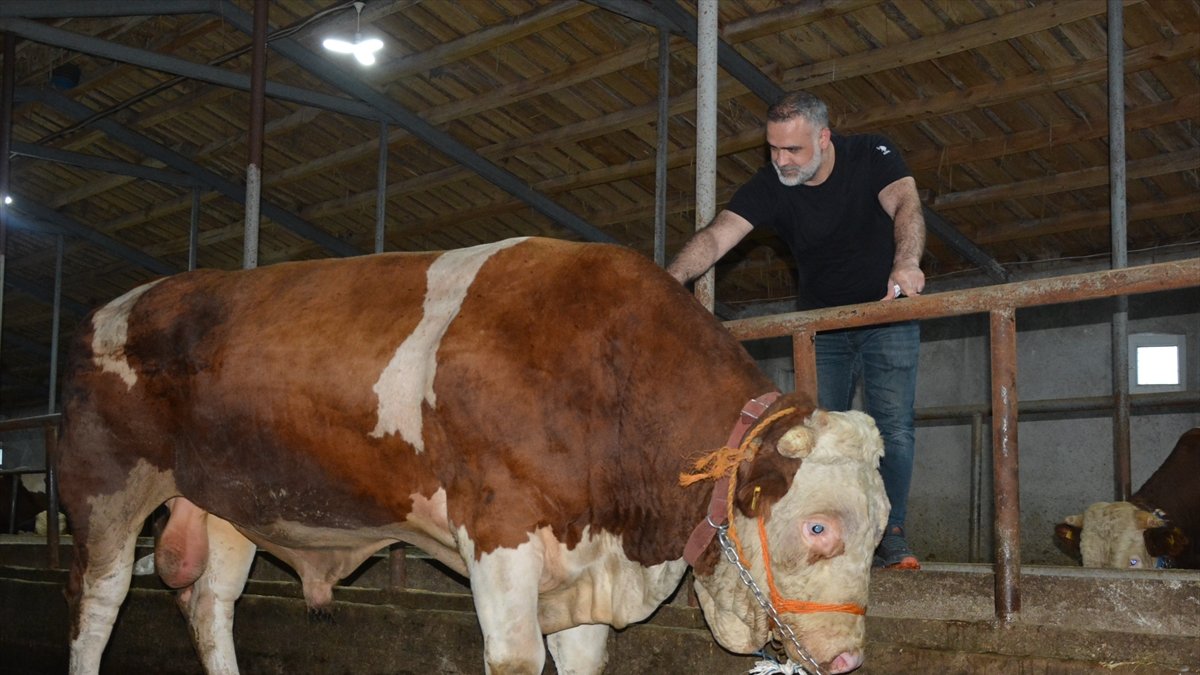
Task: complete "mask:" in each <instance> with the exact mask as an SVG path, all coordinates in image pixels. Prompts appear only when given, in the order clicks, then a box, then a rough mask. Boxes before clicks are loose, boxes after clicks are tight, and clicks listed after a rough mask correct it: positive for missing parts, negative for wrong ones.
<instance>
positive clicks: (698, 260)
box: [667, 211, 754, 284]
mask: <svg viewBox="0 0 1200 675" xmlns="http://www.w3.org/2000/svg"><path fill="white" fill-rule="evenodd" d="M753 229H754V226H753V225H751V224H750V221H748V220H746V219H745V218H743V217H741V216H739V215H738V214H736V213H734V212H732V211H721V212H720V213H718V214H717V217H716V218H713V220H712V222H711V223H709V224H708V226H707V227H705V228H704V229H703V230H700V231H699V232H697V233H696V234H694V235H692V238H691V239H689V240H688V242H687V243H686V244H684V245H683V248H682V249H680V251H679V255H677V256H675V259H674V260H672V261H671V264H670V265H667V272H668V273H670V275H671V276H673V277H675V279H676V280H678V281H679V283H681V284H684V283H687V282H688V281H691V280H692V279H695V278H696V277H698V276H700V275H701V274H704V272H706V271H708V268H710V267H712V266H713V264H714V263H716V262H717V261H718V260H720V259H721V256H723V255H725V254H726V253H728V252H729V249H731V248H733V247H734V246H737V243H738V242H739V241H741V240H742V238H743V237H745V236H746V235H747V234H749V233H750V230H753Z"/></svg>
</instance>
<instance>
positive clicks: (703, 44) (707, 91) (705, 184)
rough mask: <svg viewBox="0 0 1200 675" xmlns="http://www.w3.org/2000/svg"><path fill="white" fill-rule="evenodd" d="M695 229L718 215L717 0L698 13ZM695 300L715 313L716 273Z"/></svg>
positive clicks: (703, 3)
mask: <svg viewBox="0 0 1200 675" xmlns="http://www.w3.org/2000/svg"><path fill="white" fill-rule="evenodd" d="M696 22H697V25H696V230H697V231H699V230H702V229H704V227H705V226H707V225H708V224H709V223H710V222H712V219H713V217H715V216H716V215H717V193H716V190H717V187H716V180H717V0H700V6H699V8H698V11H697V12H696ZM695 288H696V297H697V298H698V299H699V300H700V304H702V305H704V306H705V307H707V308H708V311H710V312H711V311H713V307H714V306H715V304H716V270H715V268H713V269H709V270H708V271H706V272H705V273H704V274H702V275H700V276H699V277H697V279H696V285H695Z"/></svg>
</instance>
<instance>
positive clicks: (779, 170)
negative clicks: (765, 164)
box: [771, 146, 821, 187]
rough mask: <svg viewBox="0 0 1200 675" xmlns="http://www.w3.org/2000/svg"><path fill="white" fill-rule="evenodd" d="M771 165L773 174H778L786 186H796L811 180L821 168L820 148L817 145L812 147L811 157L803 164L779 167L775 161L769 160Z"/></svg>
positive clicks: (780, 180)
mask: <svg viewBox="0 0 1200 675" xmlns="http://www.w3.org/2000/svg"><path fill="white" fill-rule="evenodd" d="M771 166H773V167H775V175H777V176H779V182H780V183H783V184H784V185H786V186H788V187H796V186H797V185H799V184H801V183H807V182H808V181H810V180H812V178H813V176H815V175H817V171H820V170H821V148H820V147H819V146H817V147H814V148H813V156H812V159H810V160H808V163H807V164H805V165H803V166H789V167H786V168H783V167H780V166H779V165H778V164H776V163H775V162H771Z"/></svg>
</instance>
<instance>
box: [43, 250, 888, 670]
mask: <svg viewBox="0 0 1200 675" xmlns="http://www.w3.org/2000/svg"><path fill="white" fill-rule="evenodd" d="M73 350H74V351H73V356H72V359H71V366H70V369H69V372H68V374H69V378H68V383H67V384H66V386H65V387H64V396H65V405H64V429H63V438H62V443H61V446H60V447H61V451H60V461H59V466H58V470H59V475H60V481H61V492H62V499H63V503H64V505H65V506H66V509H67V512H68V514H69V515H70V517H71V523H72V526H73V527H74V531H75V538H74V540H75V546H76V550H75V556H74V564H73V567H72V571H71V579H70V585H69V589H68V595H69V597H70V598H71V600H72V608H73V629H72V637H71V666H70V668H71V672H72V673H95V672H96V671H97V669H98V668H99V663H100V657H101V654H102V652H103V650H104V646H105V644H106V642H107V640H108V638H109V634H110V632H111V630H112V624H113V619H114V618H115V617H116V614H117V611H118V609H119V608H120V606H121V603H122V602H123V599H124V597H125V594H126V592H127V589H128V585H129V575H130V569H131V567H132V566H133V557H134V541H135V535H136V534H137V532H138V529H139V528H140V527H141V524H142V521H143V519H145V518H146V516H147V515H148V514H150V513H151V511H153V510H154V509H155V507H157V506H158V505H160V504H163V503H164V502H165V503H166V504H167V505H168V507H169V508H170V510H171V516H170V519H169V520H168V522H167V525H166V527H165V529H164V530H163V532H162V534H161V536H160V538H159V542H158V546H157V552H156V566H157V569H158V572H159V574H160V576H162V578H163V579H164V580H165V581H166V582H167V583H168V584H169V585H171V586H172V587H175V588H178V589H180V592H179V594H178V600H179V604H180V607H181V608H182V610H183V612H184V614H185V615H186V616H187V618H188V621H189V623H190V624H191V628H192V633H193V636H194V638H195V643H196V647H197V650H198V652H199V653H200V656H201V658H202V660H203V662H204V665H205V668H206V669H207V670H208V671H209V672H210V673H213V672H235V671H236V670H237V662H236V658H235V655H234V649H233V638H232V621H233V604H234V601H235V600H236V599H237V597H238V596H239V594H240V593H241V591H242V588H243V586H244V584H245V580H246V575H247V573H248V570H249V566H250V563H251V560H252V558H253V556H254V553H255V550H256V547H257V548H261V549H263V550H265V551H269V552H270V553H272V554H274V555H275V556H276V557H278V558H280V559H281V560H284V561H285V562H287V563H288V564H290V565H291V566H292V567H294V568H295V569H296V571H297V572H298V574H299V576H300V578H301V581H302V583H303V589H304V596H305V599H306V600H307V602H308V603H309V606H310V608H315V609H319V610H323V609H327V608H328V607H329V605H330V603H331V602H332V587H333V585H334V583H336V582H337V581H338V580H339V579H341V578H343V577H345V576H346V575H348V574H349V573H350V572H352V571H353V570H354V569H355V568H356V567H358V565H359V564H361V563H362V562H363V561H364V560H365V559H366V558H367V557H368V556H370V555H371V554H372V553H374V552H376V551H378V550H379V549H381V548H382V547H384V546H387V545H388V544H390V543H392V542H397V541H404V542H408V543H411V544H414V545H417V546H419V547H421V548H423V549H425V550H426V551H428V552H429V553H430V554H431V555H432V556H433V557H435V558H437V559H438V560H440V561H441V562H443V563H445V564H446V565H447V566H449V567H451V568H452V569H454V570H457V571H458V572H460V573H462V574H464V575H466V576H468V577H469V578H470V579H471V587H472V593H473V596H474V601H475V607H476V610H477V614H478V618H479V624H480V627H481V629H482V631H483V636H484V658H485V671H486V672H490V673H530V674H533V673H541V672H542V669H543V664H544V662H545V659H546V655H545V651H546V647H545V644H548V646H549V649H550V652H551V654H552V655H553V657H554V660H555V662H556V665H557V667H558V669H559V672H569V673H580V674H585V673H599V672H601V671H602V670H603V668H604V664H605V661H606V658H607V656H606V642H607V638H608V635H609V632H610V628H609V626H613V627H622V626H625V625H627V624H630V623H632V622H637V621H641V620H644V619H645V618H647V617H648V616H649V615H650V614H651V613H652V612H653V611H654V609H655V608H656V607H657V606H658V605H659V604H660V603H661V602H663V601H664V600H665V599H666V598H667V597H668V596H669V595H670V594H671V593H672V592H673V591H674V589H675V588H676V587H677V586H678V584H679V582H680V580H681V578H682V576H683V574H684V572H685V570H686V569H687V567H688V562H689V561H693V560H694V569H695V580H696V591H697V594H698V597H699V599H700V601H701V605H702V609H703V611H704V613H705V617H706V618H707V620H708V624H709V626H710V627H711V629H712V631H713V634H714V635H715V637H716V639H717V640H718V641H719V642H720V643H721V644H722V645H723V646H725V647H726V648H728V649H730V650H732V651H735V652H741V653H749V652H753V651H754V650H757V649H759V648H760V647H761V646H762V645H763V644H764V643H766V642H767V641H768V639H769V638H770V637H771V635H772V634H775V635H776V636H778V635H779V630H780V629H779V628H777V627H774V626H772V625H771V624H770V623H769V621H768V618H767V615H766V613H765V612H764V611H763V610H762V609H761V608H760V606H759V604H758V603H756V602H755V600H754V597H753V595H752V593H751V591H750V590H748V588H747V587H746V586H745V585H744V584H743V583H742V582H741V581H740V580H739V574H738V570H737V568H736V567H735V566H733V565H732V564H730V563H728V562H726V561H725V560H724V558H723V557H722V551H721V550H720V548H719V547H718V544H717V543H714V542H713V541H712V539H711V535H712V530H711V528H707V527H706V526H704V525H702V524H703V523H704V522H705V518H706V513H708V511H709V508H710V506H709V504H710V497H713V498H714V499H713V501H714V503H716V504H718V505H719V504H721V503H723V501H724V498H725V496H726V494H727V492H726V491H725V490H723V489H716V490H713V489H712V482H711V481H708V480H701V481H700V482H699V483H696V484H692V485H690V486H688V487H683V486H682V484H683V483H684V482H685V481H684V480H683V479H682V478H681V473H685V472H687V471H689V470H691V469H692V468H694V465H693V461H694V460H695V459H696V458H697V456H699V455H703V454H704V453H706V452H708V451H712V450H714V449H719V448H722V446H723V444H726V443H727V440H728V439H730V438H731V437H738V438H740V435H741V434H740V433H734V434H732V435H731V428H734V425H735V423H737V422H738V421H739V419H741V418H752V417H755V416H758V415H759V414H760V413H762V414H764V415H765V416H764V417H762V418H761V420H760V421H759V422H757V423H750V424H748V426H751V427H753V430H752V432H751V438H752V440H751V441H749V442H748V443H747V444H745V446H744V447H739V443H738V440H737V438H734V439H733V441H732V445H733V450H730V451H726V452H718V453H716V454H714V455H713V457H714V458H716V459H718V460H719V461H717V462H716V466H717V467H718V468H716V469H713V467H712V465H710V466H709V468H710V469H713V473H712V476H711V477H712V478H713V479H719V478H720V477H721V475H722V471H721V470H720V469H719V467H720V466H722V464H721V461H724V462H725V463H724V465H723V466H727V467H729V468H730V469H732V470H733V471H734V472H735V473H734V474H733V475H732V477H731V478H730V480H732V481H733V482H734V485H735V487H736V490H735V491H734V492H733V494H732V496H733V499H732V505H731V506H730V508H729V512H730V513H732V516H733V525H734V526H735V527H736V531H737V533H738V536H739V540H740V542H741V545H742V548H743V550H744V552H745V565H746V566H748V567H749V569H750V570H751V574H752V576H753V578H754V579H755V580H756V581H757V583H758V584H759V585H760V586H761V588H762V589H763V592H764V593H765V592H767V589H768V588H769V587H770V582H769V580H768V576H767V573H766V571H765V570H764V567H763V558H764V556H765V555H766V554H767V551H766V550H765V549H766V547H767V546H769V547H770V551H769V554H770V556H771V560H772V570H771V571H772V572H773V582H774V584H775V586H776V590H777V592H778V594H779V596H780V597H782V598H783V599H784V600H787V601H789V602H790V601H797V602H793V603H792V604H781V607H780V611H781V613H782V616H783V621H784V623H785V624H786V625H787V627H788V628H790V629H791V630H792V631H793V632H794V633H795V634H796V635H797V636H798V638H799V643H800V644H802V645H803V649H804V650H806V651H807V652H808V653H810V654H811V656H812V657H813V658H814V659H816V660H817V661H819V662H820V663H821V664H822V665H823V666H824V667H825V668H827V669H829V670H831V671H833V672H845V671H848V670H852V669H854V668H856V667H857V666H858V665H859V664H860V663H861V662H862V654H863V638H864V620H863V616H862V614H863V613H864V612H865V608H864V607H863V606H864V605H865V603H866V600H867V584H868V579H869V571H870V564H871V552H872V549H873V548H874V547H875V544H876V542H877V541H878V540H879V538H880V536H881V534H882V531H883V527H884V523H885V521H886V517H887V512H888V503H887V497H886V495H885V494H884V491H883V486H882V481H881V479H880V477H879V473H878V468H877V467H878V462H879V457H880V455H881V453H882V444H881V441H880V439H879V434H878V431H877V430H876V429H875V425H874V423H873V422H872V421H871V419H870V418H869V417H867V416H865V415H863V414H861V413H826V412H823V411H813V410H812V408H811V407H810V406H808V405H806V404H805V403H804V402H802V401H798V400H796V399H795V398H794V397H786V396H785V397H782V398H780V399H779V400H778V401H776V402H774V404H772V405H771V406H770V409H768V410H765V411H761V410H753V408H754V405H748V402H750V401H751V400H752V399H754V398H755V397H758V396H759V395H760V394H763V393H764V392H769V391H770V390H771V388H772V387H771V383H770V381H769V380H768V379H767V378H766V377H765V376H764V375H762V374H761V373H760V372H759V370H758V368H757V367H756V365H755V363H754V362H753V361H752V360H751V359H750V357H749V356H748V355H747V354H746V352H745V351H744V350H743V349H742V347H741V345H740V344H738V342H737V341H736V340H734V339H733V338H732V337H731V336H730V334H729V333H728V332H727V331H726V330H725V329H724V328H723V327H722V326H721V325H720V323H718V322H717V321H716V320H715V319H714V318H713V317H712V316H711V315H710V314H709V313H708V312H706V311H705V310H704V309H703V308H702V307H701V306H700V305H699V304H698V303H697V302H696V301H695V300H694V299H693V298H692V297H691V296H690V295H689V294H688V293H687V291H686V290H685V289H684V288H682V287H681V286H680V285H679V284H677V283H676V282H675V281H674V280H673V279H672V278H671V277H670V276H668V275H667V274H666V273H665V272H664V271H662V270H661V269H659V268H658V267H656V266H655V265H654V264H652V263H651V262H650V261H649V260H647V259H646V258H644V257H643V256H641V255H639V254H637V253H636V252H633V251H630V250H626V249H623V248H620V247H615V246H607V245H597V244H575V243H569V242H563V241H555V240H548V239H515V240H508V241H502V242H499V243H495V244H490V245H485V246H478V247H474V248H469V249H463V250H455V251H447V252H442V253H397V254H383V255H374V256H364V257H360V258H353V259H342V260H322V261H311V262H297V263H284V264H278V265H272V266H269V267H265V268H260V269H256V270H251V271H237V272H220V271H198V272H191V273H187V274H183V275H179V276H177V277H172V278H168V279H165V280H160V281H158V282H154V283H150V284H146V285H144V286H141V287H138V288H136V289H134V290H132V291H130V292H128V293H126V294H125V295H124V296H122V297H120V298H118V299H117V300H115V301H113V302H111V303H109V304H108V305H106V306H104V307H102V308H101V309H99V310H98V311H96V312H95V314H94V315H93V317H92V318H91V320H90V321H88V322H86V323H85V324H84V326H83V328H82V333H81V335H80V336H79V337H78V338H77V340H76V342H75V344H74V347H73ZM744 406H745V407H746V409H747V411H748V412H747V413H746V414H745V415H740V413H739V410H742V409H743V407H744ZM722 458H723V459H722ZM721 485H724V483H721ZM714 492H715V493H716V494H714ZM714 510H715V511H716V512H717V518H718V520H719V519H720V518H722V517H723V516H724V513H725V512H724V511H723V510H722V509H720V508H719V506H718V507H714ZM694 530H698V531H700V532H701V533H702V534H707V535H709V537H707V538H706V537H701V538H700V539H698V540H696V541H698V542H699V546H698V548H697V549H696V550H693V553H695V554H696V555H695V556H689V560H688V561H685V559H684V550H685V544H686V543H687V542H688V541H689V538H690V535H691V533H692V532H693V531H694ZM760 531H761V532H764V533H765V539H764V538H763V537H760V534H759V532H760ZM689 550H692V549H689ZM801 602H808V603H813V606H809V607H804V606H803V605H802V604H801ZM543 636H547V637H546V638H545V643H544V642H543ZM401 637H402V636H401ZM786 647H787V649H788V652H789V655H790V656H791V657H792V658H796V659H800V658H803V653H802V651H801V650H798V649H797V648H796V647H795V646H793V645H791V644H787V645H786Z"/></svg>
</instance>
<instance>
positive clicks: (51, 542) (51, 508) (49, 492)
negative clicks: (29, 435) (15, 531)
mask: <svg viewBox="0 0 1200 675" xmlns="http://www.w3.org/2000/svg"><path fill="white" fill-rule="evenodd" d="M43 429H44V434H45V438H46V549H47V556H48V560H47V564H48V566H49V567H50V569H57V568H58V563H59V556H58V539H59V537H58V535H59V532H58V514H59V511H61V510H62V509H61V508H59V505H58V425H57V424H47V425H46V426H45V427H43Z"/></svg>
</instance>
